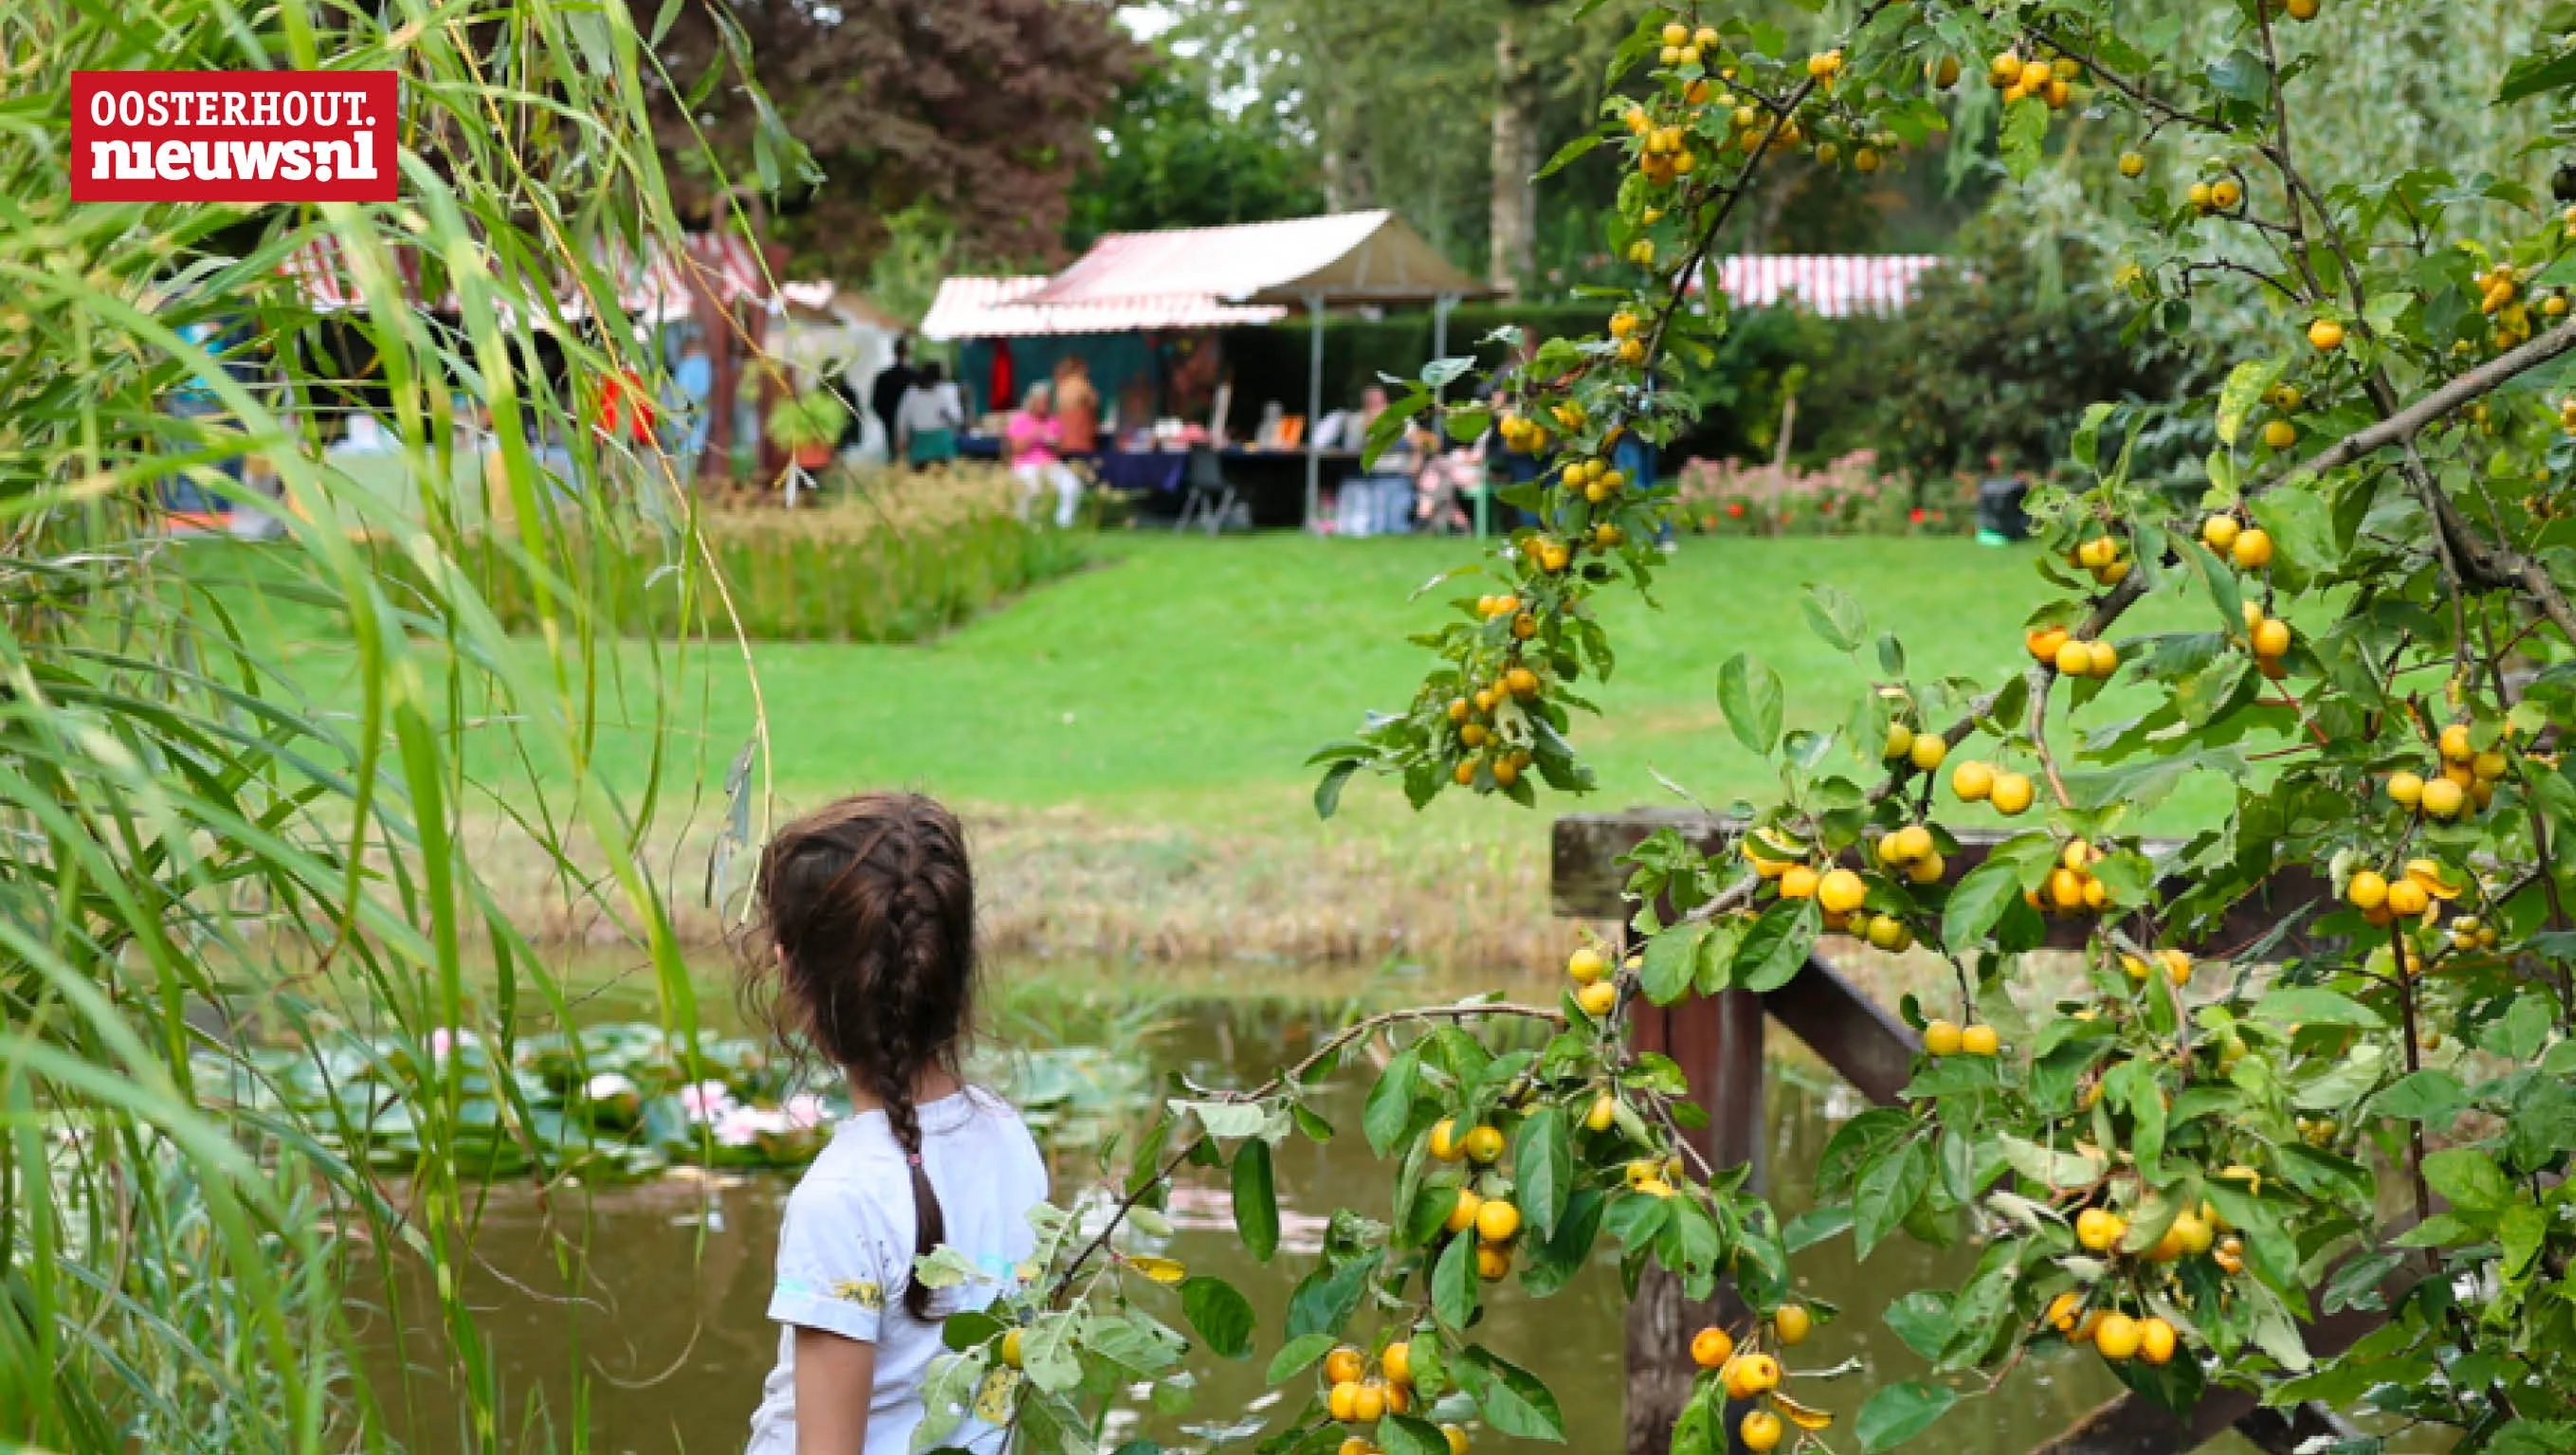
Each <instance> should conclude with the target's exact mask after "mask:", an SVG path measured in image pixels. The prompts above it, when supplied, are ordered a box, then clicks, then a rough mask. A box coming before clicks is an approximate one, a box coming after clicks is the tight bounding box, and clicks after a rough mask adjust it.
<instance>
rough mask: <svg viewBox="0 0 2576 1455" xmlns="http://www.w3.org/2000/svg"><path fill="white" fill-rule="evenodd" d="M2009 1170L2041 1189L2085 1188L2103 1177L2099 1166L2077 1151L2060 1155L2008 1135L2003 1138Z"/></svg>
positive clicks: (2034, 1143)
mask: <svg viewBox="0 0 2576 1455" xmlns="http://www.w3.org/2000/svg"><path fill="white" fill-rule="evenodd" d="M2001 1140H2002V1144H2003V1149H2004V1160H2005V1161H2006V1162H2008V1163H2010V1164H2012V1170H2014V1171H2015V1172H2018V1173H2020V1174H2021V1175H2022V1176H2024V1177H2027V1178H2029V1179H2030V1180H2031V1181H2033V1182H2036V1183H2038V1184H2039V1185H2041V1186H2042V1187H2049V1188H2059V1187H2084V1186H2087V1185H2089V1184H2091V1183H2093V1182H2095V1181H2098V1180H2099V1179H2100V1178H2101V1176H2102V1164H2101V1163H2099V1162H2096V1161H2094V1160H2093V1159H2092V1158H2090V1157H2087V1156H2084V1155H2083V1154H2082V1153H2079V1152H2059V1151H2055V1150H2052V1149H2050V1148H2047V1147H2043V1146H2041V1145H2040V1144H2038V1143H2037V1142H2032V1141H2026V1140H2024V1139H2023V1138H2020V1137H2016V1136H2013V1135H2011V1134H2009V1133H2007V1134H2005V1135H2004V1136H2003V1137H2002V1139H2001Z"/></svg>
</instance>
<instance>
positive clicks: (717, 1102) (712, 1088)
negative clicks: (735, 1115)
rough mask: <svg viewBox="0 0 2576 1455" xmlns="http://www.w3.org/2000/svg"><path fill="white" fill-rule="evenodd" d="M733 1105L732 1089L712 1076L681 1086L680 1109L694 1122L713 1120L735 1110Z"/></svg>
mask: <svg viewBox="0 0 2576 1455" xmlns="http://www.w3.org/2000/svg"><path fill="white" fill-rule="evenodd" d="M733 1105H734V1101H733V1091H732V1089H731V1088H729V1087H727V1086H726V1085H725V1084H724V1083H723V1082H721V1081H717V1080H714V1079H712V1078H710V1079H709V1080H705V1081H701V1082H699V1083H698V1084H697V1085H695V1086H683V1087H681V1088H680V1110H681V1112H682V1113H684V1114H685V1115H686V1116H687V1117H688V1119H689V1120H690V1121H692V1122H708V1121H713V1120H715V1119H716V1118H717V1117H720V1116H722V1115H724V1114H725V1113H726V1112H728V1111H731V1110H733Z"/></svg>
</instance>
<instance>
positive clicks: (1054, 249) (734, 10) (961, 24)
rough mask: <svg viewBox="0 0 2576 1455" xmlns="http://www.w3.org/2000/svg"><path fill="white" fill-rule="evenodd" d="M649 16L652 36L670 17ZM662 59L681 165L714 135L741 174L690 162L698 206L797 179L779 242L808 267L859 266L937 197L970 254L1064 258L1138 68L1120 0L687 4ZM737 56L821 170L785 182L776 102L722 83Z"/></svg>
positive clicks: (661, 108) (668, 142)
mask: <svg viewBox="0 0 2576 1455" xmlns="http://www.w3.org/2000/svg"><path fill="white" fill-rule="evenodd" d="M635 9H636V11H637V12H638V20H639V23H647V24H649V23H651V13H652V12H653V11H655V10H656V9H658V5H649V4H643V3H640V0H639V3H637V4H636V6H635ZM656 50H657V53H658V55H659V57H660V59H661V62H662V64H663V66H664V67H665V69H666V70H667V72H668V73H669V77H670V81H671V85H670V86H665V87H661V88H659V89H657V91H656V93H655V98H654V99H655V106H654V126H655V131H656V133H657V135H658V136H659V137H660V138H661V140H662V142H663V144H664V149H665V151H666V153H668V154H670V155H672V156H673V158H674V160H675V162H684V160H685V159H686V158H687V157H688V155H689V153H690V151H691V149H692V147H693V146H694V145H695V144H696V138H697V136H698V134H700V133H703V134H704V136H705V137H706V140H707V141H708V142H710V143H712V150H713V151H714V153H715V155H716V156H717V157H718V158H720V159H721V161H722V164H723V166H724V167H725V168H726V169H727V170H726V172H725V174H724V175H721V176H719V175H716V174H715V173H714V171H713V170H712V169H711V168H709V167H706V166H704V165H697V166H691V165H685V164H683V165H677V166H676V167H675V175H674V177H673V186H674V189H675V191H676V192H677V193H678V194H679V197H680V200H681V202H682V203H683V205H688V204H691V203H695V204H697V205H700V206H704V205H707V204H709V203H710V202H713V201H716V200H718V199H719V198H720V197H721V196H722V194H723V193H724V192H725V190H726V189H727V188H729V187H734V186H741V185H744V184H746V183H752V182H763V183H768V182H776V183H783V184H785V186H786V189H787V191H786V194H785V196H784V197H783V198H782V201H781V205H780V208H779V212H780V215H779V217H778V219H777V222H776V224H775V228H774V231H775V234H776V235H777V236H778V237H779V238H781V239H782V240H784V241H786V242H787V243H788V244H789V246H790V247H791V248H792V249H793V251H794V252H795V254H796V256H797V258H798V261H799V263H800V264H802V265H806V266H823V267H829V268H837V269H849V270H854V269H856V268H857V267H858V266H859V265H861V264H862V263H864V262H865V261H866V259H867V258H868V257H869V256H871V255H872V254H873V252H874V251H875V250H876V249H877V248H878V247H879V246H880V245H881V244H882V242H883V240H884V238H885V235H886V232H885V220H886V219H887V218H889V217H891V216H892V215H894V214H896V213H898V212H901V211H903V210H904V209H905V208H907V207H910V206H912V205H913V204H915V203H919V202H924V201H927V202H929V203H931V204H932V205H934V206H935V207H937V208H938V210H940V211H941V212H943V213H945V214H947V215H948V216H949V217H950V218H951V219H953V221H954V224H955V228H956V234H957V242H958V246H959V249H960V250H961V251H962V252H963V253H965V254H966V255H969V256H975V257H984V258H990V259H996V260H1008V261H1014V262H1029V263H1045V262H1052V261H1054V260H1056V259H1057V258H1058V257H1059V256H1060V255H1061V251H1062V246H1063V242H1062V239H1063V234H1064V225H1065V217H1066V210H1067V200H1066V194H1067V191H1068V189H1069V187H1070V186H1071V183H1072V181H1073V178H1074V175H1075V172H1076V170H1077V168H1079V167H1080V166H1081V165H1082V164H1083V162H1084V161H1085V160H1086V159H1087V158H1088V157H1089V156H1090V155H1091V153H1092V148H1093V145H1094V141H1093V135H1094V128H1095V126H1096V125H1097V123H1098V121H1099V119H1100V117H1101V116H1102V115H1103V113H1104V112H1105V111H1106V110H1107V109H1108V106H1109V101H1110V97H1111V95H1112V94H1113V93H1114V91H1115V90H1116V88H1117V86H1118V85H1119V83H1120V82H1121V81H1122V80H1124V79H1125V78H1126V77H1127V75H1128V74H1129V73H1130V71H1131V70H1132V68H1133V67H1134V66H1135V64H1136V61H1137V59H1138V56H1139V52H1138V48H1137V47H1136V45H1135V43H1134V42H1133V41H1132V40H1130V39H1129V38H1128V37H1127V35H1126V33H1125V32H1124V31H1123V30H1122V29H1121V28H1120V27H1119V26H1118V24H1117V21H1116V15H1115V7H1114V6H1113V5H1111V4H1109V3H1107V0H840V3H823V0H727V3H724V4H723V5H722V7H721V9H719V8H718V6H717V5H716V4H711V3H710V0H683V6H682V9H681V10H680V11H679V12H678V14H677V15H676V16H675V17H674V18H673V19H672V22H671V25H670V28H669V30H668V31H667V33H665V34H664V35H663V36H662V38H661V40H660V42H659V44H658V45H657V47H656ZM728 53H733V54H736V55H738V56H739V57H741V58H742V59H745V60H747V61H748V63H749V65H750V66H751V67H752V68H753V69H754V70H755V71H756V72H757V73H758V74H759V76H760V77H761V79H762V81H763V83H764V84H765V85H766V87H767V88H768V93H769V96H770V99H771V101H772V102H774V104H775V106H776V109H777V113H778V115H779V117H780V118H781V119H782V120H783V121H784V122H785V124H786V127H787V129H788V131H790V132H791V133H793V134H794V135H795V136H796V137H797V138H798V139H799V140H801V141H802V142H804V144H805V146H806V148H807V149H808V151H809V152H810V153H811V154H812V157H813V161H814V166H815V169H816V171H817V172H818V173H819V175H817V176H814V177H811V178H804V179H800V178H796V177H788V176H782V175H779V166H778V163H777V162H776V160H775V159H774V158H769V157H765V156H764V153H763V148H761V146H760V145H759V144H758V142H757V135H758V133H757V131H756V129H755V125H754V123H755V122H756V120H757V109H756V108H757V106H758V105H759V104H760V103H759V102H758V101H757V100H756V98H754V97H752V96H751V95H749V94H746V93H744V92H742V91H739V90H736V89H733V88H730V87H726V86H724V85H722V84H721V83H720V81H709V80H708V79H707V78H708V77H709V76H710V75H715V76H721V75H722V74H723V72H724V69H725V66H726V59H727V56H728ZM674 87H676V90H675V89H673V88H674Z"/></svg>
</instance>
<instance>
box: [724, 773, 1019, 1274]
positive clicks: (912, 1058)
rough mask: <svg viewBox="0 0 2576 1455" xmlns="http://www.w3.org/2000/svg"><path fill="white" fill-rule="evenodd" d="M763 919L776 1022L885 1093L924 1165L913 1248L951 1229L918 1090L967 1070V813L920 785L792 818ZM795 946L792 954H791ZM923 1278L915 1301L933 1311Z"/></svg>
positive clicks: (763, 882)
mask: <svg viewBox="0 0 2576 1455" xmlns="http://www.w3.org/2000/svg"><path fill="white" fill-rule="evenodd" d="M756 893H757V895H758V909H759V920H758V922H757V924H756V925H755V928H754V933H753V934H752V935H751V936H750V937H749V938H748V939H747V941H746V943H745V947H744V965H743V968H744V972H745V988H746V990H747V991H748V992H749V993H750V994H751V996H752V997H753V998H754V999H758V998H760V996H761V993H762V991H763V989H764V988H765V987H766V986H768V985H769V984H770V983H772V981H773V980H774V982H775V985H776V993H775V995H774V996H772V997H770V998H771V999H772V1001H773V1002H774V1007H775V1011H776V1014H775V1015H773V1016H772V1024H773V1025H774V1026H775V1027H777V1028H778V1030H779V1031H780V1033H781V1039H782V1040H784V1041H786V1042H787V1043H788V1044H790V1045H791V1046H796V1045H800V1044H801V1045H802V1046H805V1047H810V1048H811V1049H812V1050H813V1051H815V1052H817V1053H819V1054H821V1055H823V1056H826V1057H829V1058H830V1059H831V1061H832V1062H833V1064H835V1065H837V1066H840V1067H842V1068H843V1069H844V1070H846V1071H847V1072H848V1073H849V1074H850V1076H851V1077H852V1078H853V1079H854V1080H856V1081H857V1082H858V1083H859V1084H860V1085H861V1086H864V1087H865V1088H866V1089H867V1090H868V1091H869V1092H871V1093H872V1094H874V1095H875V1096H876V1098H877V1099H878V1100H879V1101H882V1102H883V1103H885V1114H886V1124H887V1125H888V1126H889V1127H890V1128H891V1129H892V1130H893V1132H894V1139H895V1143H896V1145H898V1146H900V1147H901V1148H902V1149H903V1153H904V1156H905V1158H906V1159H907V1160H908V1161H909V1162H910V1163H911V1166H912V1205H913V1255H914V1256H915V1257H920V1256H922V1255H924V1254H927V1253H929V1252H930V1251H931V1250H932V1249H934V1248H936V1247H938V1246H939V1244H940V1243H941V1241H942V1240H944V1239H945V1238H946V1236H947V1218H946V1216H945V1214H944V1213H942V1211H941V1210H940V1206H939V1195H938V1194H937V1193H936V1192H935V1191H933V1190H932V1188H931V1186H930V1177H929V1174H928V1173H927V1172H926V1171H925V1170H924V1169H923V1167H922V1163H921V1116H920V1113H919V1111H918V1109H917V1108H915V1107H914V1105H913V1101H912V1098H913V1088H914V1087H915V1086H916V1085H918V1084H919V1082H920V1080H921V1078H922V1077H923V1076H924V1075H926V1074H928V1073H930V1072H932V1071H945V1072H947V1073H949V1074H950V1075H952V1076H955V1075H958V1074H960V1066H959V1060H960V1056H961V1053H962V1051H963V1049H964V1042H965V1040H966V1034H967V1029H968V1027H969V1026H970V1025H971V1023H972V1017H973V1012H974V1002H975V979H976V971H975V876H974V872H973V871H972V870H971V869H970V868H969V867H968V865H967V862H966V834H965V830H964V829H963V828H961V827H960V826H959V825H958V822H957V817H956V815H954V814H952V813H950V812H949V811H948V810H947V809H945V808H942V807H940V806H939V804H937V803H935V802H933V801H932V800H930V799H927V798H924V797H922V796H921V795H919V794H916V793H863V794H859V795H857V796H855V797H851V798H844V799H842V800H840V801H839V802H837V803H834V804H831V805H829V806H827V807H825V808H822V809H818V810H816V811H815V812H813V813H810V814H807V815H806V816H805V817H803V818H800V819H798V820H796V821H795V822H794V823H791V824H788V825H787V826H786V827H784V828H782V829H780V830H779V831H778V833H777V835H776V836H775V837H773V838H772V839H770V841H769V846H768V847H767V848H765V849H763V850H762V851H761V855H760V877H759V880H758V883H757V885H756ZM781 952H784V953H783V955H782V953H781ZM931 1293H932V1290H931V1289H929V1288H928V1287H926V1286H924V1285H923V1284H922V1282H921V1281H920V1280H919V1279H917V1278H913V1279H909V1280H908V1281H907V1283H906V1286H905V1288H904V1295H903V1306H904V1308H905V1310H906V1311H908V1312H909V1313H911V1315H912V1316H913V1317H914V1318H916V1319H924V1320H926V1319H928V1318H930V1317H931V1311H930V1310H931Z"/></svg>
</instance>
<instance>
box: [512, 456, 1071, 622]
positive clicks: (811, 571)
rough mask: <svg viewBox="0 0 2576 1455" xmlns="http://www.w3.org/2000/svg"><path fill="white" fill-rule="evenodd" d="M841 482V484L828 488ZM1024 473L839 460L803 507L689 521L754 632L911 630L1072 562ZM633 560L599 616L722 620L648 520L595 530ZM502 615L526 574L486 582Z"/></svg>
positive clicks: (526, 609)
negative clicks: (1023, 494) (1039, 514)
mask: <svg viewBox="0 0 2576 1455" xmlns="http://www.w3.org/2000/svg"><path fill="white" fill-rule="evenodd" d="M836 487H837V488H836ZM1018 492H1019V483H1018V481H1017V480H1015V479H1014V478H1013V477H1012V476H1011V475H1010V474H1009V472H1007V471H1004V470H1001V469H998V468H995V467H991V466H961V467H958V468H955V469H951V470H946V471H940V472H935V473H929V474H913V473H908V472H898V471H867V472H841V473H837V474H835V475H833V476H831V477H829V479H828V481H827V485H826V488H825V489H824V490H823V491H822V492H820V493H819V495H818V496H817V497H815V498H817V499H819V500H820V502H821V503H820V504H818V505H816V506H814V507H813V508H811V509H801V510H781V509H776V508H774V507H768V506H758V507H752V506H738V507H731V508H724V507H703V508H702V509H701V511H700V514H699V518H698V528H699V531H700V533H701V535H702V536H703V538H704V541H705V545H706V549H707V550H708V552H709V553H710V554H711V555H713V557H714V558H715V565H716V570H717V572H718V573H719V574H720V576H721V578H722V580H723V582H724V586H725V590H726V592H727V593H728V594H729V597H730V601H731V606H732V610H733V611H734V612H735V613H736V614H737V615H738V616H739V618H740V620H741V624H742V630H743V632H744V633H745V634H746V635H748V636H750V637H753V638H755V639H758V640H763V641H799V642H909V641H918V640H920V639H922V638H924V637H928V636H933V635H936V634H937V633H939V632H941V631H945V630H946V629H948V628H949V627H952V626H956V625H958V624H959V623H961V622H964V621H966V620H967V619H969V618H971V617H972V616H974V615H975V613H977V612H979V611H981V610H983V609H984V608H986V607H988V606H990V605H992V604H993V603H994V602H996V601H999V600H1001V599H1003V598H1004V597H1007V596H1010V595H1012V594H1014V593H1016V592H1019V591H1023V590H1025V589H1027V588H1028V587H1031V586H1034V585H1038V584H1040V583H1042V582H1046V581H1051V580H1053V579H1055V578H1056V577H1059V576H1062V575H1065V574H1066V573H1068V572H1070V571H1073V570H1074V569H1076V568H1077V567H1079V566H1080V565H1081V564H1082V563H1083V561H1084V560H1085V559H1087V554H1086V552H1085V550H1084V547H1083V537H1081V536H1080V535H1077V534H1075V533H1072V532H1067V531H1059V530H1054V529H1051V528H1049V527H1047V526H1044V525H1033V524H1031V523H1029V522H1027V521H1025V520H1023V519H1021V517H1020V513H1019V493H1018ZM603 544H604V546H605V547H606V548H607V550H606V554H609V555H612V556H618V557H621V558H623V559H625V560H628V561H631V562H636V563H642V564H641V566H640V568H636V567H630V568H629V569H628V570H626V571H624V572H621V573H620V574H621V575H622V577H623V578H624V579H622V580H621V581H620V582H619V585H618V589H617V590H616V591H615V592H614V593H613V601H612V604H610V605H608V606H607V607H605V608H604V609H603V615H604V617H605V619H606V620H609V621H611V622H613V623H614V624H615V628H614V629H615V630H616V631H618V632H619V633H621V634H625V635H643V634H648V633H649V634H652V635H656V636H670V635H674V634H678V633H683V632H719V633H720V632H726V631H730V630H731V626H730V625H729V624H728V623H727V621H726V619H725V603H724V602H723V601H720V600H717V599H714V598H713V597H711V596H710V595H708V594H705V593H701V592H695V591H688V590H684V589H683V585H684V583H683V580H682V578H681V577H679V576H678V575H677V574H675V573H671V572H667V571H663V570H660V569H658V568H656V567H655V566H654V565H653V564H652V563H654V562H658V561H660V560H662V559H664V558H665V555H666V553H667V551H668V550H669V549H672V547H668V546H666V545H665V543H664V542H663V541H662V540H661V539H660V538H659V537H658V536H656V535H655V533H654V532H653V531H652V529H651V528H650V527H646V526H636V527H634V528H632V529H630V530H629V531H627V532H626V533H625V534H624V536H623V537H622V538H620V539H618V540H615V541H610V542H605V543H603ZM494 591H495V595H496V597H497V598H498V599H497V600H496V602H495V606H496V608H497V609H498V610H499V612H500V615H501V619H502V621H503V622H504V623H505V624H507V625H509V626H510V627H511V628H512V629H513V630H518V629H521V628H523V627H525V626H528V625H530V624H531V623H532V622H533V620H534V613H533V609H532V603H531V601H530V599H529V596H528V594H527V592H526V590H525V588H524V583H518V582H516V581H514V580H508V579H505V580H502V581H498V582H495V583H494Z"/></svg>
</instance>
